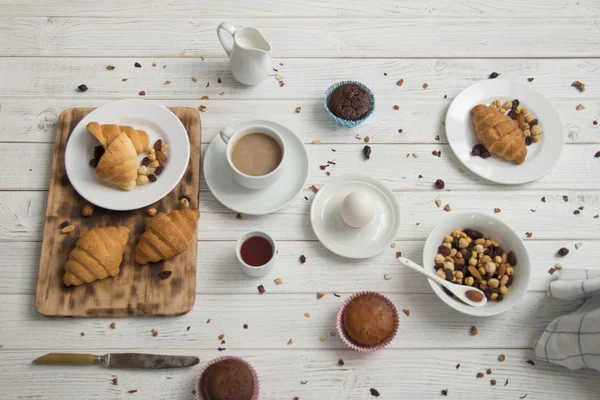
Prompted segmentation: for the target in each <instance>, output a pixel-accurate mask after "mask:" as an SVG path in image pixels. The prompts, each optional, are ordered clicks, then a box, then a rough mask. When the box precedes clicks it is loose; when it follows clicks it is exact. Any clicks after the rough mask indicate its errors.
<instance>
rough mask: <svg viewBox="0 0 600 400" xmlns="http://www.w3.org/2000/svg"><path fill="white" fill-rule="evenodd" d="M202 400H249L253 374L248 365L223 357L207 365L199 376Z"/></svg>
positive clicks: (252, 391) (252, 388) (251, 392)
mask: <svg viewBox="0 0 600 400" xmlns="http://www.w3.org/2000/svg"><path fill="white" fill-rule="evenodd" d="M200 394H201V396H202V399H203V400H251V399H252V395H253V394H254V376H253V374H252V371H251V370H250V367H248V365H246V364H245V363H244V362H242V361H240V360H236V359H225V360H222V361H218V362H216V363H214V364H212V365H211V366H209V367H208V368H207V369H206V370H205V371H204V373H203V374H202V377H201V378H200Z"/></svg>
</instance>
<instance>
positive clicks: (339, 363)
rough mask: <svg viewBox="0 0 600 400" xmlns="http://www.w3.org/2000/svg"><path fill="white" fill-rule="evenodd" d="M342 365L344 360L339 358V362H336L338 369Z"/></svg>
mask: <svg viewBox="0 0 600 400" xmlns="http://www.w3.org/2000/svg"><path fill="white" fill-rule="evenodd" d="M344 364H345V362H344V360H342V359H341V358H340V359H339V361H338V365H339V366H340V367H342V366H343V365H344Z"/></svg>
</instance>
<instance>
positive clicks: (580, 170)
mask: <svg viewBox="0 0 600 400" xmlns="http://www.w3.org/2000/svg"><path fill="white" fill-rule="evenodd" d="M213 133H214V131H213ZM352 138H353V139H352V140H353V141H354V144H343V145H341V144H325V143H322V144H320V145H312V144H309V145H306V149H307V152H308V156H309V162H310V169H309V175H308V178H307V181H306V184H307V187H308V186H309V185H312V184H315V185H324V184H325V183H327V182H328V181H329V180H330V179H331V178H333V177H335V176H339V175H350V174H362V175H370V176H376V177H377V178H378V179H379V180H381V181H382V182H384V183H385V184H386V185H387V186H388V187H389V188H390V189H392V190H403V191H406V190H414V191H419V190H420V191H423V190H431V189H432V188H433V187H434V186H433V183H434V182H435V181H436V179H443V180H444V181H445V182H446V187H447V189H450V190H456V191H458V190H462V191H464V190H473V188H474V187H475V186H477V187H478V188H479V189H481V191H494V192H502V191H506V190H509V191H510V190H513V189H514V188H513V187H511V186H499V185H496V184H494V183H492V182H489V181H487V180H485V179H483V178H480V177H478V176H476V175H475V174H473V173H471V172H470V171H469V170H467V169H466V167H464V166H463V165H462V164H461V163H460V162H459V161H458V160H457V159H456V157H455V156H454V153H453V152H452V150H451V149H450V146H449V145H447V144H438V145H434V144H403V145H402V146H397V147H394V148H393V150H390V149H389V144H386V143H378V139H377V136H375V137H374V138H373V140H371V141H370V142H369V146H370V147H371V149H372V156H371V159H370V160H365V158H364V156H363V154H362V149H363V148H364V146H365V143H364V142H363V141H362V140H357V139H356V138H354V137H352ZM52 147H53V144H51V143H40V144H38V143H36V144H23V143H0V163H1V164H2V165H3V167H4V174H2V175H0V190H46V189H47V188H48V182H49V177H50V173H51V169H50V164H51V160H50V154H51V149H52ZM207 147H208V145H206V144H203V145H202V152H203V153H204V151H206V149H207ZM332 148H333V149H334V150H335V152H333V151H332V150H331V149H332ZM598 149H599V146H598V145H597V144H578V145H569V146H567V149H566V150H565V151H564V153H563V154H562V155H561V158H560V160H559V161H558V162H557V164H556V165H555V166H554V167H553V168H552V169H551V170H550V171H549V172H548V173H547V174H546V175H545V176H543V177H542V178H540V179H538V180H536V181H533V182H530V183H527V184H523V185H520V188H522V189H524V190H532V189H540V190H542V189H543V190H574V189H577V188H580V187H581V181H584V182H586V186H585V189H586V190H598V189H600V175H599V174H598V173H597V170H598V166H600V159H598V158H596V157H594V155H595V153H596V152H597V151H598ZM433 151H441V152H442V156H441V157H438V156H434V155H433V154H432V153H433ZM412 154H415V155H416V157H417V158H416V157H415V156H413V155H412ZM438 154H439V153H438ZM407 155H408V156H407ZM328 161H332V162H334V163H335V165H330V166H329V167H327V169H326V171H324V170H321V169H320V166H321V165H326V164H327V162H328ZM326 172H329V173H330V174H331V176H327V174H326ZM419 176H421V178H419ZM574 176H577V177H578V179H577V180H574V179H573V177H574ZM202 179H203V180H202V185H201V186H202V188H203V190H208V187H207V186H206V185H205V184H204V178H202Z"/></svg>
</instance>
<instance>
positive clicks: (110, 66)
mask: <svg viewBox="0 0 600 400" xmlns="http://www.w3.org/2000/svg"><path fill="white" fill-rule="evenodd" d="M106 69H107V70H109V71H113V70H114V69H115V66H114V65H107V66H106Z"/></svg>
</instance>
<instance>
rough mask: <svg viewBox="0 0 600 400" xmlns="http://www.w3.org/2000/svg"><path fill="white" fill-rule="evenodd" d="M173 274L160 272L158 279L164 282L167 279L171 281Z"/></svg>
mask: <svg viewBox="0 0 600 400" xmlns="http://www.w3.org/2000/svg"><path fill="white" fill-rule="evenodd" d="M171 274H173V272H172V271H160V272H159V273H158V277H159V278H160V279H162V280H163V281H164V280H165V279H169V277H170V276H171Z"/></svg>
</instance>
